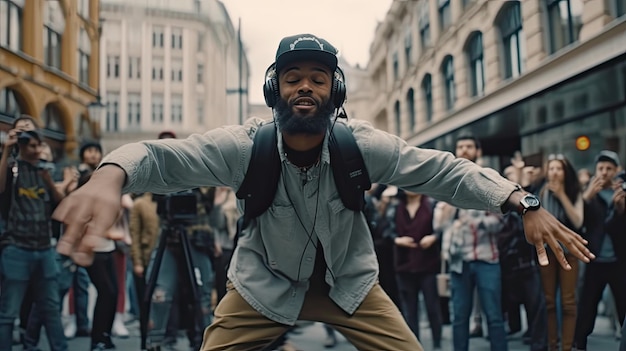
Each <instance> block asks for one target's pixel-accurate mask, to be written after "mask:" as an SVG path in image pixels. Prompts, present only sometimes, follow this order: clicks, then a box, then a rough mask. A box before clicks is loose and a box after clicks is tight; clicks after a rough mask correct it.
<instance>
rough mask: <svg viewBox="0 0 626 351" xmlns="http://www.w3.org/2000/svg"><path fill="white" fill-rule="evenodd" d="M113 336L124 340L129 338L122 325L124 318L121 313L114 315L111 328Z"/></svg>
mask: <svg viewBox="0 0 626 351" xmlns="http://www.w3.org/2000/svg"><path fill="white" fill-rule="evenodd" d="M111 333H112V334H113V336H117V337H118V338H122V339H125V338H127V337H128V336H129V334H128V329H127V328H126V326H125V325H124V316H123V315H122V314H121V313H116V314H115V320H113V327H112V328H111Z"/></svg>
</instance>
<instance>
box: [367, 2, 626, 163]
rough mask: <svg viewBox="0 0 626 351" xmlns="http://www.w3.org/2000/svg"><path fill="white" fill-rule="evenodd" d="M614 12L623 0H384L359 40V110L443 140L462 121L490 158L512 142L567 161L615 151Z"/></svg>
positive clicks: (625, 118)
mask: <svg viewBox="0 0 626 351" xmlns="http://www.w3.org/2000/svg"><path fill="white" fill-rule="evenodd" d="M625 13H626V1H624V0H524V1H488V0H404V1H402V0H395V1H393V3H392V5H391V8H390V9H389V11H388V13H387V15H386V18H385V20H384V21H383V22H382V23H381V24H380V25H379V26H378V28H377V29H376V34H375V39H374V41H373V43H372V44H371V47H370V53H371V60H370V62H369V64H368V73H369V76H370V79H371V83H370V84H371V86H372V89H373V94H372V95H371V96H373V101H372V103H371V104H370V111H372V112H371V114H370V116H369V118H370V119H371V120H372V122H373V123H374V124H375V125H376V126H378V127H380V128H383V129H387V130H388V131H390V132H392V133H395V134H398V135H399V136H401V137H402V138H404V139H406V140H407V141H408V142H409V143H411V144H413V145H418V146H423V147H431V148H438V149H444V150H452V147H453V145H454V140H455V137H456V136H457V135H458V134H459V133H466V132H470V133H472V134H474V135H476V136H478V137H479V138H480V139H481V140H482V142H483V149H484V152H485V154H486V155H487V161H488V162H489V164H490V165H492V166H494V167H496V168H499V167H503V166H506V163H507V162H508V160H509V158H510V157H511V155H513V153H514V152H515V151H516V150H521V151H522V153H523V154H524V155H525V156H526V157H527V161H528V162H529V163H537V164H539V163H541V160H542V159H543V158H544V156H545V155H547V154H550V153H563V154H565V155H566V156H567V157H568V158H570V159H572V160H573V163H574V165H575V166H577V167H590V166H592V165H593V157H594V156H595V155H596V154H597V152H598V151H599V150H600V149H605V148H608V149H613V150H615V151H618V152H619V153H620V155H622V157H624V156H625V155H626V16H625ZM581 138H583V139H581ZM584 138H586V139H584ZM580 140H589V142H588V143H584V142H583V143H580V142H579V143H577V141H580Z"/></svg>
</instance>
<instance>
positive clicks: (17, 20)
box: [0, 0, 24, 51]
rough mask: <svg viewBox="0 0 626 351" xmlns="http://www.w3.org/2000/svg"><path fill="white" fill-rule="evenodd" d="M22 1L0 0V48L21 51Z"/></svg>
mask: <svg viewBox="0 0 626 351" xmlns="http://www.w3.org/2000/svg"><path fill="white" fill-rule="evenodd" d="M23 6H24V0H0V46H3V47H6V48H9V49H11V50H13V51H22V12H23V9H22V7H23Z"/></svg>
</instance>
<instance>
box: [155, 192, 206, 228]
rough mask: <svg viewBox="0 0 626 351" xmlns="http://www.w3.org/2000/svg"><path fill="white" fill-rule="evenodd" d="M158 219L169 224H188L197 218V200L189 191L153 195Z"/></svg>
mask: <svg viewBox="0 0 626 351" xmlns="http://www.w3.org/2000/svg"><path fill="white" fill-rule="evenodd" d="M154 198H155V199H156V203H157V214H158V215H159V217H161V218H164V219H167V220H168V221H170V222H190V221H194V220H196V218H197V216H198V199H197V198H196V194H194V193H193V191H191V190H186V191H181V192H177V193H171V194H167V195H154Z"/></svg>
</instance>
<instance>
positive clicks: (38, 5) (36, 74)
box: [0, 0, 100, 160]
mask: <svg viewBox="0 0 626 351" xmlns="http://www.w3.org/2000/svg"><path fill="white" fill-rule="evenodd" d="M99 28H100V23H99V1H98V0H93V1H90V0H58V1H44V0H0V129H2V130H3V131H6V130H8V129H9V128H10V126H11V124H12V123H13V120H14V119H15V118H16V117H18V116H20V115H21V114H27V115H30V116H32V117H34V118H35V119H36V120H37V121H38V122H39V124H40V127H42V130H43V134H44V137H45V139H46V141H47V142H48V144H50V146H51V148H52V150H53V154H54V157H55V159H56V160H60V159H64V158H65V157H66V156H69V158H70V159H71V158H75V157H76V156H77V155H76V153H75V151H76V150H77V148H78V147H79V146H80V143H81V142H82V141H83V140H84V139H98V137H99V132H98V123H97V122H96V121H95V119H94V118H93V116H89V112H88V109H87V106H88V105H89V104H90V103H92V102H94V101H96V99H97V95H98V89H97V88H98V84H99V78H100V77H99V75H98V73H99V70H98V67H99V37H100V31H99Z"/></svg>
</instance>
